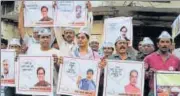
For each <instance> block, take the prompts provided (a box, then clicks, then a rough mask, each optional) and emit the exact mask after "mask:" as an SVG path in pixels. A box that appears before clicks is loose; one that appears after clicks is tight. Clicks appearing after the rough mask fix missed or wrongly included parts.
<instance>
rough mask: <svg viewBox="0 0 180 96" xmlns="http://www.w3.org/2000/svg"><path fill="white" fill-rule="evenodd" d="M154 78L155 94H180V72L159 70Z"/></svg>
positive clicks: (174, 95) (165, 95) (169, 95)
mask: <svg viewBox="0 0 180 96" xmlns="http://www.w3.org/2000/svg"><path fill="white" fill-rule="evenodd" d="M154 80H155V82H154V89H155V92H154V96H180V82H179V81H180V72H175V71H158V72H156V74H155V78H154Z"/></svg>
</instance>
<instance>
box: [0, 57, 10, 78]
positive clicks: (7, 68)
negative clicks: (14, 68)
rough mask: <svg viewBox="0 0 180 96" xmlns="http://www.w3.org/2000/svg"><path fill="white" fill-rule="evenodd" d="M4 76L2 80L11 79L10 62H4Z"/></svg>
mask: <svg viewBox="0 0 180 96" xmlns="http://www.w3.org/2000/svg"><path fill="white" fill-rule="evenodd" d="M2 64H3V73H4V74H3V75H1V78H3V79H9V62H8V60H7V59H6V60H3V62H2Z"/></svg>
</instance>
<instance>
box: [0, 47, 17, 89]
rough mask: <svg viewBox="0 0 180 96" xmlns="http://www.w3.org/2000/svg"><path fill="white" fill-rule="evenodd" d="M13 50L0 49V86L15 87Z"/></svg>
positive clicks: (14, 53)
mask: <svg viewBox="0 0 180 96" xmlns="http://www.w3.org/2000/svg"><path fill="white" fill-rule="evenodd" d="M15 57H16V52H15V50H11V49H1V85H2V86H15Z"/></svg>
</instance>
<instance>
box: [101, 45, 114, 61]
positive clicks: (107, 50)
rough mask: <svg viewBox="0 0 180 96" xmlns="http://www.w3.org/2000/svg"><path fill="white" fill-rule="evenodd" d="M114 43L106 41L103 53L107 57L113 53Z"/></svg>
mask: <svg viewBox="0 0 180 96" xmlns="http://www.w3.org/2000/svg"><path fill="white" fill-rule="evenodd" d="M113 46H114V45H113V43H111V42H104V44H103V46H102V48H103V54H104V57H105V58H108V57H109V56H111V55H112V54H113V51H114V47H113Z"/></svg>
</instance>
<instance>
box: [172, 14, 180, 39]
mask: <svg viewBox="0 0 180 96" xmlns="http://www.w3.org/2000/svg"><path fill="white" fill-rule="evenodd" d="M171 27H172V38H173V39H175V38H176V36H178V35H179V34H180V15H179V16H178V17H177V18H176V19H175V20H174V22H173V24H172V26H171Z"/></svg>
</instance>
